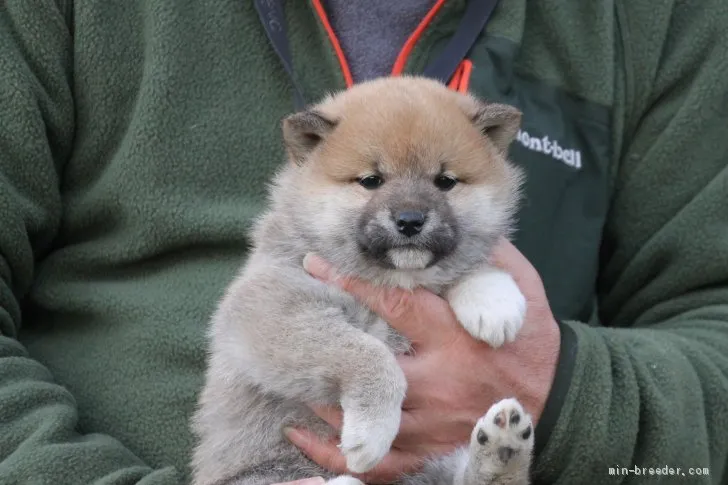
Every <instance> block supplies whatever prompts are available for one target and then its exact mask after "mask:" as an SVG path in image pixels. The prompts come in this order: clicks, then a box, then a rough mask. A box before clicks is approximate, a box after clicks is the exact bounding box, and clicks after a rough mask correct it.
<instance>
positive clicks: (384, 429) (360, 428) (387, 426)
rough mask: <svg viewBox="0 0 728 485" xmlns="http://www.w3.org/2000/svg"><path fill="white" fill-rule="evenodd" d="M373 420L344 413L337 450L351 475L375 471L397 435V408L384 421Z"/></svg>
mask: <svg viewBox="0 0 728 485" xmlns="http://www.w3.org/2000/svg"><path fill="white" fill-rule="evenodd" d="M377 414H378V417H376V418H373V417H372V415H371V414H370V413H366V412H363V411H348V412H347V411H346V410H345V411H344V422H343V425H342V427H341V443H340V444H339V449H340V450H341V452H342V454H343V455H344V457H345V458H346V467H347V468H348V469H349V471H350V472H352V473H364V472H367V471H369V470H371V469H372V468H374V467H375V466H376V465H377V463H379V462H380V461H381V459H382V458H384V456H385V455H386V454H387V453H389V450H390V448H391V447H392V442H393V441H394V438H395V437H396V436H397V433H398V432H399V422H400V417H401V410H400V408H397V409H393V410H392V412H390V413H388V414H387V415H386V417H381V414H380V413H377Z"/></svg>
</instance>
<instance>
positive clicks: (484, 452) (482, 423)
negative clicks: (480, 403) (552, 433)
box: [470, 398, 533, 467]
mask: <svg viewBox="0 0 728 485" xmlns="http://www.w3.org/2000/svg"><path fill="white" fill-rule="evenodd" d="M532 449H533V422H532V420H531V416H530V415H529V414H528V413H526V411H525V410H524V409H523V406H521V404H520V403H519V402H518V401H517V400H516V399H512V398H511V399H503V400H502V401H499V402H497V403H495V404H494V405H493V406H491V408H490V409H489V410H488V412H487V413H485V416H483V417H482V418H480V419H479V420H478V422H477V423H476V424H475V427H474V428H473V432H472V434H471V437H470V450H471V453H472V454H474V455H475V456H474V457H471V460H478V459H480V460H481V461H482V460H484V459H487V460H488V461H491V462H492V463H493V465H494V466H496V467H498V466H501V467H502V466H506V465H507V464H508V463H509V462H510V461H512V460H514V459H517V458H521V459H530V455H531V450H532Z"/></svg>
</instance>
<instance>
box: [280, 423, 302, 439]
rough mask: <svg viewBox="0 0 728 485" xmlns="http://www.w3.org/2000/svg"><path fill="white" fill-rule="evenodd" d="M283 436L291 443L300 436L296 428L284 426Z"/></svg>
mask: <svg viewBox="0 0 728 485" xmlns="http://www.w3.org/2000/svg"><path fill="white" fill-rule="evenodd" d="M283 436H285V437H286V439H287V440H288V441H290V442H292V443H293V442H294V441H295V440H296V438H297V437H299V436H300V433H299V432H298V431H297V430H296V428H291V427H290V426H286V427H284V428H283Z"/></svg>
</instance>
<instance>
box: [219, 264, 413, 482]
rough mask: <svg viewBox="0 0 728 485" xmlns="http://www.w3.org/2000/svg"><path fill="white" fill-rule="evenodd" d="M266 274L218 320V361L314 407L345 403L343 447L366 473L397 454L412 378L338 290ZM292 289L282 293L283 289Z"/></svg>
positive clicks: (350, 462) (354, 468) (352, 466)
mask: <svg viewBox="0 0 728 485" xmlns="http://www.w3.org/2000/svg"><path fill="white" fill-rule="evenodd" d="M269 277H270V278H271V281H267V280H266V279H265V276H263V277H259V278H257V279H256V281H255V285H257V288H261V287H263V288H265V289H266V290H267V291H265V292H263V291H260V290H258V289H257V288H256V287H255V286H251V285H243V286H240V287H237V288H233V289H232V291H231V292H230V293H229V297H228V298H226V299H225V300H224V301H223V304H222V306H221V308H220V311H219V312H217V314H216V316H215V321H214V324H213V360H214V361H217V362H224V364H221V365H220V367H224V368H226V369H228V370H233V371H234V373H235V374H237V376H231V375H229V376H227V379H228V380H241V381H244V382H249V383H251V384H252V385H254V386H257V387H258V388H259V389H261V391H262V392H265V393H270V394H273V395H277V396H281V397H282V398H284V399H289V400H292V401H295V402H304V403H309V404H316V403H326V404H339V403H340V404H341V406H342V408H343V412H344V416H343V426H342V430H341V444H340V448H341V451H342V453H343V454H344V456H345V457H346V462H347V466H348V468H349V470H350V471H351V472H353V473H363V472H366V471H368V470H370V469H371V468H373V467H374V466H375V465H376V464H377V463H378V462H379V461H380V460H381V459H382V458H383V457H384V455H386V454H387V452H388V451H389V449H390V447H391V444H392V441H393V440H394V438H395V436H396V434H397V432H398V430H399V424H400V417H401V405H402V401H403V400H404V395H405V390H406V381H405V378H404V374H403V372H402V370H401V369H400V367H399V365H398V364H397V361H396V359H395V357H394V354H393V353H392V351H391V350H390V349H389V348H388V347H387V345H385V344H384V343H383V342H382V341H380V340H378V339H376V338H374V337H372V336H371V335H368V334H366V333H365V332H363V331H362V330H359V329H358V328H356V326H355V325H356V322H352V321H349V320H348V318H349V317H348V316H347V315H346V314H345V313H344V311H343V310H342V308H341V307H340V306H339V307H336V306H332V301H331V293H330V290H329V289H328V288H326V287H324V285H323V284H321V290H319V291H317V290H316V289H317V288H318V287H314V288H313V289H312V290H310V291H304V290H302V289H303V288H309V289H310V288H311V287H312V283H311V278H310V277H308V276H306V278H305V279H304V278H301V279H300V280H299V279H297V278H296V277H295V275H292V276H291V277H290V278H289V279H288V280H286V281H284V282H281V281H280V280H278V279H277V276H275V275H273V276H269ZM281 286H283V287H284V288H286V287H287V290H288V291H285V292H278V293H274V292H273V291H272V290H273V289H275V288H276V287H279V288H280V287H281Z"/></svg>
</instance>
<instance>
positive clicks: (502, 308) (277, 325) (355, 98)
mask: <svg viewBox="0 0 728 485" xmlns="http://www.w3.org/2000/svg"><path fill="white" fill-rule="evenodd" d="M519 122H520V113H519V112H518V111H517V110H515V109H513V108H511V107H508V106H504V105H499V104H489V103H484V102H482V101H480V100H478V99H476V98H474V97H471V96H465V95H462V94H459V93H455V92H453V91H450V90H448V89H446V88H445V87H444V86H442V85H441V84H439V83H436V82H434V81H431V80H427V79H420V78H409V77H400V78H390V79H382V80H377V81H371V82H368V83H364V84H360V85H357V86H355V87H354V88H352V89H350V90H348V91H345V92H342V93H337V94H336V95H333V96H329V97H328V98H327V99H325V100H323V101H322V102H321V103H319V104H317V105H316V106H313V107H311V108H310V109H309V110H307V111H304V112H301V113H296V114H293V115H291V116H289V117H287V118H286V119H285V120H284V122H283V126H282V130H283V135H284V140H285V145H286V150H287V154H288V159H289V163H288V164H286V165H285V166H283V167H282V168H281V170H280V172H279V173H278V174H277V175H276V177H275V179H274V180H273V184H272V186H271V190H270V207H269V209H268V210H267V211H266V212H265V213H264V214H263V215H262V216H261V218H260V219H259V221H258V222H257V224H256V226H255V228H254V231H253V243H254V247H253V250H252V252H251V254H250V257H249V258H248V260H247V261H246V262H245V265H244V266H243V267H242V268H241V270H240V273H239V275H238V276H237V278H236V279H235V280H234V281H233V282H232V283H231V285H230V286H229V288H228V289H227V291H226V294H225V297H224V298H223V300H222V301H221V302H220V305H219V306H218V309H217V311H216V312H215V314H214V315H213V318H212V322H211V327H210V356H209V366H208V370H207V374H206V383H205V388H204V389H203V392H202V394H201V396H200V404H199V409H198V410H197V412H196V413H195V416H194V417H193V422H192V426H193V429H194V432H195V433H196V435H197V436H198V438H199V443H198V446H197V447H196V449H195V454H194V458H193V463H192V465H193V469H194V484H195V485H209V484H213V483H215V484H251V485H252V484H255V485H258V484H260V485H263V484H270V483H274V482H282V481H288V480H293V479H298V478H304V477H307V476H312V475H322V476H325V477H327V478H330V479H334V478H335V477H333V476H331V474H330V473H328V472H326V471H325V470H323V469H320V468H319V467H318V466H316V465H315V464H313V463H312V462H310V461H309V460H307V459H306V458H305V457H304V456H303V455H302V454H301V453H300V452H299V451H298V450H297V449H296V448H295V447H293V446H292V445H290V444H289V443H287V442H286V441H285V439H284V438H283V436H282V435H281V431H280V430H281V427H282V426H284V425H285V424H291V423H295V424H297V425H304V426H308V427H310V428H311V429H313V430H314V431H316V432H318V433H319V434H320V435H321V436H327V435H328V434H329V433H330V432H331V430H330V429H329V428H328V426H327V425H325V423H323V422H322V421H320V420H319V419H318V418H316V417H315V416H314V415H313V414H312V413H311V412H310V410H309V409H308V408H307V407H306V406H305V404H304V403H310V404H313V403H325V404H336V405H341V406H342V408H343V411H344V423H343V428H342V431H341V436H340V439H341V449H342V452H343V453H344V455H345V457H346V459H347V465H348V466H349V468H350V469H351V470H352V471H353V472H356V473H359V472H364V471H367V470H369V469H371V468H372V467H373V466H375V465H376V463H378V462H379V460H381V458H382V457H383V456H384V455H385V454H386V453H387V451H388V450H389V447H390V445H391V443H392V440H393V439H394V437H395V435H396V433H397V430H398V427H399V420H400V406H401V404H402V400H403V399H404V395H405V392H406V382H405V380H404V375H403V374H402V372H401V370H400V369H399V366H398V365H397V364H396V360H395V355H396V354H398V353H401V352H404V351H406V350H407V349H408V346H409V344H408V342H407V341H406V339H404V338H403V337H402V336H401V335H399V334H397V333H396V332H394V331H393V330H392V329H391V327H389V326H388V325H387V324H386V323H385V322H383V321H382V320H381V319H380V318H378V317H377V316H376V315H374V314H373V313H372V312H370V311H369V310H367V309H366V308H364V307H363V306H361V305H360V304H359V303H358V302H356V301H355V300H354V299H353V298H352V297H351V296H350V295H348V294H345V293H343V292H341V291H339V290H337V289H335V288H334V287H332V286H329V285H326V284H324V283H322V282H320V281H318V280H315V279H314V278H312V277H311V276H309V275H308V274H307V273H305V271H304V270H303V268H302V260H303V258H304V256H305V255H306V254H308V253H311V252H316V253H318V254H320V255H322V256H324V257H325V258H327V259H328V260H329V261H331V262H332V263H333V264H334V266H336V267H337V268H338V269H339V271H340V272H342V273H344V274H352V275H356V276H358V277H360V278H364V279H368V280H370V281H372V282H373V283H375V284H382V285H390V286H399V287H402V288H413V287H416V286H423V287H426V288H429V289H430V290H432V291H435V292H438V293H440V294H442V295H443V296H445V297H446V298H447V299H448V301H449V303H450V305H451V306H452V307H453V310H454V312H455V314H456V316H457V317H458V319H459V320H460V322H461V324H462V325H463V326H464V328H466V329H467V330H468V331H469V332H470V333H471V334H472V335H473V336H474V337H475V338H479V339H482V340H485V341H487V342H489V343H490V344H491V345H493V346H499V345H501V344H502V343H503V342H505V341H511V340H513V339H514V338H515V336H516V334H517V332H518V330H519V329H520V326H521V324H522V319H523V316H524V313H525V300H524V299H523V296H522V295H521V293H520V292H519V291H518V288H517V286H516V285H515V283H514V282H513V280H512V278H511V277H510V276H509V275H507V274H505V273H503V272H502V271H500V270H497V269H495V268H493V267H491V266H490V265H489V264H488V255H489V251H490V249H491V247H492V246H493V244H495V242H496V241H497V239H498V238H499V237H502V236H507V235H508V234H509V232H510V230H511V227H512V217H513V214H514V212H515V209H516V203H517V198H518V188H519V184H520V181H521V174H520V171H519V170H517V169H516V168H515V167H514V166H513V165H512V164H511V163H510V162H509V161H508V160H507V157H506V153H507V149H508V146H509V145H510V143H511V141H512V140H513V138H514V137H515V135H516V131H517V129H518V124H519ZM443 174H444V175H447V176H450V177H454V178H455V179H457V183H456V184H455V185H454V186H453V187H452V188H451V189H450V190H444V189H443V188H442V187H441V186H438V185H437V183H436V181H437V178H438V176H440V175H443ZM369 175H377V176H380V177H381V180H382V181H383V183H382V184H381V186H378V187H376V188H365V187H363V186H362V185H361V184H360V179H361V178H363V177H366V176H369ZM413 213H414V214H419V215H420V216H421V217H422V220H421V223H420V225H419V226H417V227H418V228H417V230H416V231H415V232H412V233H409V232H408V233H405V232H404V230H403V227H404V226H402V225H401V224H404V223H406V220H405V219H403V217H404V216H403V215H402V214H410V215H411V214H413ZM408 217H410V216H408ZM408 227H409V226H408ZM409 229H411V227H409ZM504 413H505V414H504ZM502 415H506V416H515V415H518V416H519V417H520V419H519V420H515V422H513V423H512V425H509V426H504V427H502V428H501V427H498V426H496V425H495V424H494V416H502ZM526 432H528V433H527V434H528V436H526V435H525V433H526ZM479 433H486V434H487V436H488V437H489V439H488V440H487V442H484V443H480V442H479V441H478V439H477V437H478V436H479ZM532 434H533V433H532V432H531V422H530V417H529V416H528V415H527V414H526V413H525V412H524V411H523V409H522V408H521V407H520V404H518V402H517V401H515V400H504V401H501V402H499V403H496V404H494V405H493V406H492V407H491V408H490V410H489V411H488V413H486V414H485V415H484V417H483V418H482V419H481V421H479V423H478V425H477V426H476V427H475V428H474V430H473V436H472V439H471V443H470V444H469V445H467V446H466V444H463V445H464V447H463V448H462V449H460V450H458V451H457V452H456V453H453V454H452V455H448V456H445V457H439V458H437V459H433V460H432V461H430V462H428V464H427V466H426V467H425V471H424V473H423V474H419V475H417V476H413V477H403V478H402V481H403V482H404V483H409V484H426V483H433V484H434V483H438V484H441V483H448V484H450V483H452V484H457V485H475V484H476V483H482V484H489V485H505V484H506V483H512V484H514V485H525V484H527V483H528V469H529V465H530V451H531V448H532V445H533V436H532ZM506 448H508V449H509V450H511V451H508V450H506ZM504 450H505V451H504ZM507 451H508V452H507ZM503 457H505V458H503ZM335 483H337V484H339V483H341V484H345V483H358V481H356V480H354V479H352V478H350V477H339V478H338V479H336V482H335Z"/></svg>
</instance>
